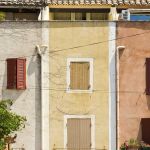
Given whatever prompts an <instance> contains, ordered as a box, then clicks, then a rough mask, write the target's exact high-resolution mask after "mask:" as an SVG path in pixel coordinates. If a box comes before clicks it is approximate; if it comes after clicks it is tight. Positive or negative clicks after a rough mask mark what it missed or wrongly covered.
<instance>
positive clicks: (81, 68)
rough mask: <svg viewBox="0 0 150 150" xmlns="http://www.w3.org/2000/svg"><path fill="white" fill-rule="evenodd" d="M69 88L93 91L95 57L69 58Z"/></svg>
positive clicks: (70, 89) (76, 90)
mask: <svg viewBox="0 0 150 150" xmlns="http://www.w3.org/2000/svg"><path fill="white" fill-rule="evenodd" d="M67 64H68V68H67V71H68V73H67V81H68V83H67V86H68V87H67V89H68V90H69V91H74V92H79V91H87V92H88V91H91V90H92V89H93V59H91V58H69V59H68V62H67Z"/></svg>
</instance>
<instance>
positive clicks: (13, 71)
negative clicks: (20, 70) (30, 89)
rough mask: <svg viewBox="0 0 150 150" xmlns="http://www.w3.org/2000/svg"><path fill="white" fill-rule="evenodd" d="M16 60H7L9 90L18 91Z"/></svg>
mask: <svg viewBox="0 0 150 150" xmlns="http://www.w3.org/2000/svg"><path fill="white" fill-rule="evenodd" d="M16 62H17V61H16V59H15V58H10V59H7V89H16V79H17V68H16Z"/></svg>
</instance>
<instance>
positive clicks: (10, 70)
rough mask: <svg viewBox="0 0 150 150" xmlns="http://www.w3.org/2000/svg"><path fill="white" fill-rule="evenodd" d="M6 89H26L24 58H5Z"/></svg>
mask: <svg viewBox="0 0 150 150" xmlns="http://www.w3.org/2000/svg"><path fill="white" fill-rule="evenodd" d="M7 89H18V90H23V89H26V59H24V58H9V59H7Z"/></svg>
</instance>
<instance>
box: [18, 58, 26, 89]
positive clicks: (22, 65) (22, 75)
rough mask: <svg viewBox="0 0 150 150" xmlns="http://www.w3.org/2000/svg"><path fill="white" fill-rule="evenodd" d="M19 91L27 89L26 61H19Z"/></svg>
mask: <svg viewBox="0 0 150 150" xmlns="http://www.w3.org/2000/svg"><path fill="white" fill-rule="evenodd" d="M17 89H26V59H22V58H21V59H20V58H18V59H17Z"/></svg>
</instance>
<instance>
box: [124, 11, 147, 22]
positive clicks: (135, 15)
mask: <svg viewBox="0 0 150 150" xmlns="http://www.w3.org/2000/svg"><path fill="white" fill-rule="evenodd" d="M121 19H123V20H129V21H150V10H149V9H128V10H122V17H121Z"/></svg>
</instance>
